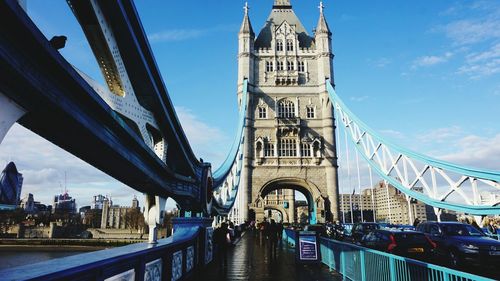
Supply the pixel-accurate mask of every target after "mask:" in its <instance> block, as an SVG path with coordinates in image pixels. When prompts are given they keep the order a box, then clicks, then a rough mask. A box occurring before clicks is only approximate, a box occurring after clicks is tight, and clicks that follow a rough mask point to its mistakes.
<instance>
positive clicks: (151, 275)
mask: <svg viewBox="0 0 500 281" xmlns="http://www.w3.org/2000/svg"><path fill="white" fill-rule="evenodd" d="M161 268H162V261H161V259H157V260H154V261H152V262H148V263H146V268H145V271H144V281H160V280H162V279H161V272H162V270H161Z"/></svg>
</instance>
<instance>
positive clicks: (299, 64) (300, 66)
mask: <svg viewBox="0 0 500 281" xmlns="http://www.w3.org/2000/svg"><path fill="white" fill-rule="evenodd" d="M298 70H299V72H304V71H306V67H305V63H304V62H303V61H299V62H298Z"/></svg>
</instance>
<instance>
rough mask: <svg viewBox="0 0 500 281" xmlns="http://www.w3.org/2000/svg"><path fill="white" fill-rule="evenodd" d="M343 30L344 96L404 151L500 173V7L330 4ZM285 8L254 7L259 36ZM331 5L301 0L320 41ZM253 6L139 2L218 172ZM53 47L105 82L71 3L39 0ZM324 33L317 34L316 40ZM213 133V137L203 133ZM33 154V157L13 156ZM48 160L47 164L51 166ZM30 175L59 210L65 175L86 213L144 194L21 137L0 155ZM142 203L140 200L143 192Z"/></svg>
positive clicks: (339, 32)
mask: <svg viewBox="0 0 500 281" xmlns="http://www.w3.org/2000/svg"><path fill="white" fill-rule="evenodd" d="M324 2H325V6H326V10H325V15H326V18H327V20H328V22H329V25H330V28H331V29H332V31H333V45H334V52H335V60H334V67H335V80H336V85H337V92H338V94H339V95H340V96H341V97H342V98H343V99H344V101H345V103H346V104H347V105H348V106H349V107H350V108H351V110H352V111H354V112H355V113H356V114H357V115H358V116H359V117H360V118H361V119H362V120H364V121H365V122H366V123H367V124H368V125H370V126H371V127H373V128H374V129H376V130H377V131H379V132H380V133H381V134H383V135H385V136H387V137H388V138H390V139H392V140H393V141H394V142H396V143H399V144H401V145H403V146H406V147H408V148H410V149H413V150H415V151H418V152H421V153H425V154H429V155H431V156H433V157H436V158H441V159H445V160H448V161H452V162H456V163H459V164H465V165H470V166H477V167H480V168H487V169H494V170H499V169H500V125H499V121H500V110H499V105H500V2H499V1H495V0H491V1H431V0H424V1H397V0H390V1H389V0H384V1H363V2H362V1H346V0H343V1H341V0H338V1H324ZM272 3H273V1H272V0H265V1H262V0H260V1H256V0H254V1H249V5H250V7H251V10H250V17H251V22H252V25H253V27H254V29H255V32H257V33H258V31H259V30H260V27H262V26H263V24H264V21H265V19H266V18H267V16H268V14H269V12H270V9H271V6H272ZM318 3H319V1H304V0H302V1H299V0H295V1H294V0H292V4H293V6H294V10H295V12H296V13H297V15H298V16H299V18H300V19H301V20H302V23H303V24H304V26H305V27H306V29H307V30H308V31H310V32H311V31H312V29H313V28H314V27H315V25H316V23H317V20H318V14H319V12H318V8H317V6H318ZM243 5H244V1H229V0H222V1H210V2H208V1H159V0H158V1H146V0H138V1H136V7H137V10H138V12H139V15H140V16H141V19H142V22H143V25H144V29H145V30H146V32H147V34H148V36H149V38H150V40H151V47H152V49H153V51H154V54H155V57H156V60H157V63H158V66H159V68H160V70H161V72H162V75H163V79H164V81H165V83H166V86H167V88H168V90H169V92H170V96H171V98H172V100H173V103H174V105H175V106H176V108H177V111H178V114H179V117H180V119H181V122H182V123H183V126H184V128H185V130H186V133H187V135H188V137H189V139H190V141H191V144H192V146H193V148H194V151H195V152H196V153H197V154H198V155H199V156H200V157H202V158H204V159H205V160H206V161H210V162H212V163H213V164H214V166H215V167H217V165H218V164H219V163H220V162H221V161H222V159H223V158H224V156H225V154H226V153H227V151H228V148H229V144H230V142H231V140H232V136H233V134H234V132H235V130H236V122H237V120H236V117H237V108H236V75H237V60H236V57H237V43H238V42H237V32H238V29H239V26H240V24H241V20H242V16H243V9H242V7H243ZM28 11H29V14H30V16H31V17H32V18H33V20H34V21H35V23H36V24H37V25H38V26H39V28H40V29H41V30H42V32H43V33H44V34H45V35H46V37H48V38H51V37H52V36H54V35H66V36H67V37H68V42H67V45H66V47H65V48H64V49H63V50H62V51H61V53H62V54H63V55H64V56H65V57H66V59H67V60H68V61H70V62H71V63H72V64H74V65H75V66H76V67H78V68H79V69H81V70H83V71H84V72H86V73H87V74H89V75H90V76H91V77H93V78H94V79H96V80H98V81H102V77H101V74H100V72H99V70H98V67H97V64H96V63H95V59H94V57H93V56H92V54H91V52H90V48H89V46H88V44H87V43H86V41H85V38H84V35H83V33H82V31H81V29H80V28H79V26H78V23H77V22H76V20H75V19H74V17H73V15H72V14H71V11H70V10H69V8H68V7H67V5H66V4H65V2H64V1H40V0H28ZM311 33H312V32H311ZM201 132H206V133H201ZM19 145H22V146H23V147H24V148H25V149H22V150H21V152H19V153H18V152H16V155H13V153H12V152H13V151H18V149H16V150H14V149H15V148H16V147H17V146H19ZM40 156H41V157H40ZM9 160H14V161H15V162H16V163H17V165H18V168H19V169H20V170H21V171H22V172H23V173H24V175H25V178H26V184H25V187H24V190H23V193H27V192H34V193H35V197H36V199H37V200H42V201H44V202H48V201H49V200H50V198H51V196H53V194H56V193H57V192H59V191H60V189H61V188H60V183H61V182H62V181H63V180H64V172H65V171H66V172H67V174H68V189H69V190H70V193H71V192H72V193H73V194H75V196H76V197H78V202H77V203H78V204H79V205H80V206H81V205H86V204H89V203H90V197H91V195H93V194H94V193H96V194H97V193H107V194H110V195H112V196H113V197H114V198H116V200H115V202H118V203H120V204H125V205H127V204H130V203H129V202H130V201H131V200H132V197H133V195H132V194H133V193H134V192H133V191H132V192H131V191H130V189H127V188H125V187H123V185H122V184H120V183H118V182H116V181H115V180H113V179H111V178H109V177H108V176H105V175H103V174H102V173H101V172H99V171H97V170H96V169H94V168H92V167H90V166H89V165H87V164H85V163H83V162H82V161H80V160H78V159H76V158H75V157H73V156H71V155H69V154H67V153H66V152H64V151H61V150H60V149H59V148H57V147H55V146H53V145H51V144H49V143H47V142H46V141H44V140H42V139H40V138H39V137H37V136H35V135H33V134H32V133H30V132H28V131H26V130H25V129H23V128H21V127H20V126H15V127H14V128H13V129H12V131H11V132H10V133H9V135H8V136H7V137H6V139H5V140H4V143H2V145H0V163H2V165H3V163H5V162H7V161H9ZM135 194H137V195H139V194H138V192H135Z"/></svg>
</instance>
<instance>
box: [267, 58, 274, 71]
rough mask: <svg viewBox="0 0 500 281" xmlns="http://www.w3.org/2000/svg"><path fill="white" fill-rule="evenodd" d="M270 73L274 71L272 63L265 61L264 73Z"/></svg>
mask: <svg viewBox="0 0 500 281" xmlns="http://www.w3.org/2000/svg"><path fill="white" fill-rule="evenodd" d="M272 71H274V67H273V62H272V61H266V72H272Z"/></svg>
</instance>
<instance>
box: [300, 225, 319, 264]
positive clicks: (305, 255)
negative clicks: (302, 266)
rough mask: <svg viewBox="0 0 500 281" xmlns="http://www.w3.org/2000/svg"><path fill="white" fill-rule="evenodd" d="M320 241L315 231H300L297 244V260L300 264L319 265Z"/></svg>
mask: <svg viewBox="0 0 500 281" xmlns="http://www.w3.org/2000/svg"><path fill="white" fill-rule="evenodd" d="M318 245H319V239H318V236H317V234H316V232H314V231H300V232H299V233H298V235H297V241H296V243H295V248H296V250H295V253H296V259H297V261H298V262H300V263H317V262H319V261H321V258H320V256H319V255H320V253H319V247H318Z"/></svg>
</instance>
